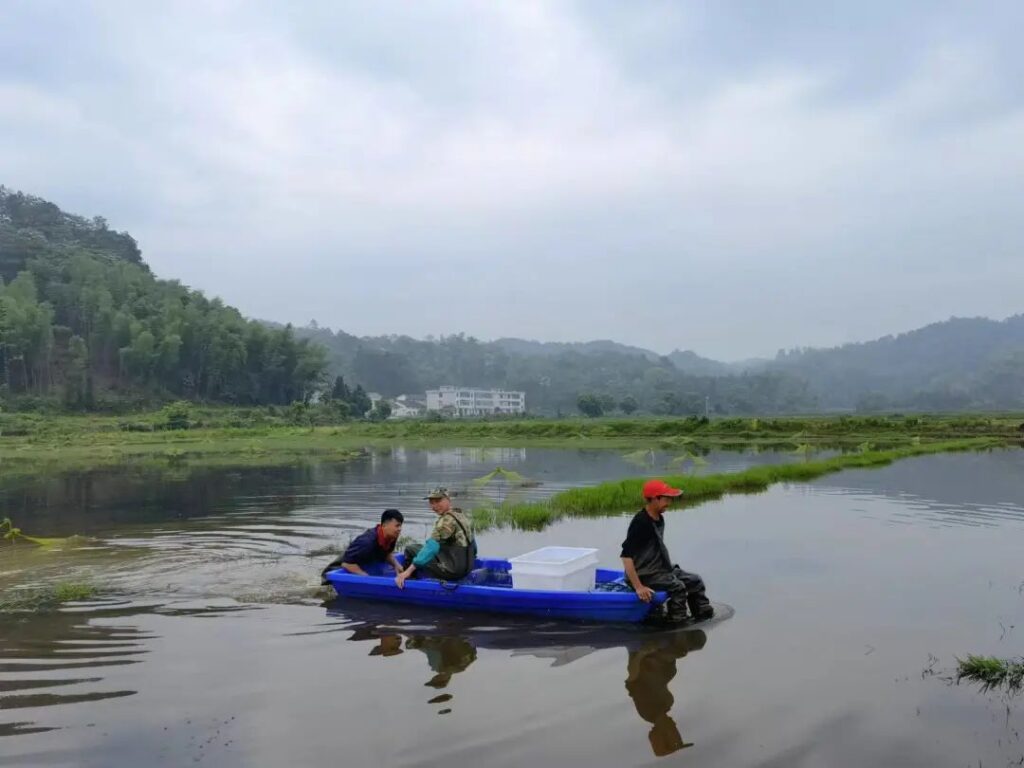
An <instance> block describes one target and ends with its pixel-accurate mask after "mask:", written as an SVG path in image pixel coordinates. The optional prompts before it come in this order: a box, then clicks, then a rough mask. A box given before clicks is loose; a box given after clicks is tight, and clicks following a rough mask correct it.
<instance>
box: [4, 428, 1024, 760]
mask: <svg viewBox="0 0 1024 768" xmlns="http://www.w3.org/2000/svg"><path fill="white" fill-rule="evenodd" d="M800 460H803V457H802V456H800V455H795V454H760V455H752V454H737V453H712V454H709V455H707V456H703V457H701V459H700V460H699V461H694V460H693V459H692V458H689V459H684V460H683V461H679V457H674V456H670V455H667V454H658V453H655V454H647V455H643V452H636V453H633V454H628V455H626V456H623V455H622V454H621V453H616V452H610V451H597V450H595V451H579V450H555V449H532V448H530V449H497V448H496V449H462V450H459V449H449V450H443V451H426V450H411V449H410V450H403V449H393V450H389V451H379V452H376V453H372V454H369V455H367V456H366V457H364V458H361V459H357V460H354V461H351V462H346V463H338V464H329V463H321V464H306V465H302V466H297V467H289V468H276V469H265V468H264V469H239V470H233V471H224V470H220V469H218V470H212V469H211V470H202V469H198V470H194V469H184V468H180V469H177V470H175V469H171V470H165V471H162V472H157V471H154V470H149V471H145V472H143V471H139V472H131V473H125V472H119V471H117V470H104V471H102V472H95V473H80V474H75V475H66V476H53V477H47V478H31V479H19V480H17V481H16V482H8V483H6V484H5V483H4V482H3V481H0V504H2V505H3V506H2V508H0V517H3V516H4V515H9V516H11V517H12V518H13V519H15V520H16V521H17V522H18V523H19V524H20V525H22V527H24V528H25V529H26V531H28V532H30V533H33V534H36V535H40V536H67V535H71V534H83V535H86V536H89V537H92V539H91V540H90V541H89V542H87V544H86V545H85V546H82V547H80V548H78V549H75V550H73V551H71V552H67V553H44V552H37V551H34V550H31V549H20V548H19V549H17V550H11V549H5V550H0V590H5V591H9V590H16V589H18V588H20V587H23V586H25V585H28V584H37V583H41V582H47V581H49V582H56V581H59V580H74V581H82V580H84V581H91V582H93V583H95V584H97V585H98V586H100V587H102V588H103V591H102V592H101V594H100V597H99V598H97V599H95V600H92V601H87V602H84V603H77V604H72V605H70V606H69V607H66V608H64V609H62V610H60V611H55V612H49V613H44V614H37V615H28V614H20V615H19V614H7V615H0V765H12V766H15V765H17V766H23V765H32V766H120V765H125V766H134V765H168V766H171V765H175V766H176V765H192V764H198V765H210V766H254V765H259V766H263V765H266V766H274V765H281V764H291V765H296V766H301V765H319V764H333V765H346V766H347V765H351V766H378V765H379V766H414V765H439V764H443V765H446V766H463V765H465V766H469V765H480V764H486V765H488V766H520V765H559V766H628V765H652V764H658V765H677V764H678V765H682V764H685V765H707V766H712V765H714V766H722V765H729V766H755V765H757V766H821V765H828V766H851V767H852V766H863V765H900V766H936V765H950V766H976V765H979V764H980V765H982V766H991V765H997V766H1003V765H1012V764H1017V761H1020V760H1022V759H1024V741H1022V739H1021V737H1020V730H1021V728H1022V726H1024V716H1022V710H1021V702H1020V701H1019V700H1018V699H1015V698H1013V697H1009V698H1007V697H1005V696H1003V695H1000V694H997V693H987V694H982V693H980V692H979V691H977V689H976V688H975V687H973V686H971V685H969V684H967V683H963V684H961V685H959V686H957V685H954V684H953V683H952V682H951V681H950V680H949V679H948V678H949V677H950V676H951V675H952V674H953V670H954V668H955V663H956V657H957V656H964V655H966V654H968V653H991V654H994V655H997V656H1003V657H1008V656H1016V655H1021V654H1022V653H1024V635H1022V634H1021V633H1022V632H1024V626H1022V625H1024V566H1022V565H1021V562H1024V557H1022V556H1021V553H1022V552H1024V452H1021V451H1019V450H1004V451H994V452H988V453H972V454H955V455H936V456H929V457H922V458H916V459H908V460H905V461H901V462H897V463H896V464H894V465H892V466H889V467H886V468H883V469H878V470H868V471H847V472H843V473H840V474H836V475H830V476H827V477H824V478H822V479H820V480H817V481H814V482H811V483H808V484H794V485H789V486H776V487H774V488H772V489H771V490H769V491H768V492H766V493H763V494H759V495H753V496H728V497H726V498H724V499H722V500H721V501H717V502H714V503H709V504H705V505H701V506H699V507H695V508H692V509H686V508H685V507H684V508H683V509H680V510H675V511H672V512H670V513H669V517H668V522H667V529H666V538H667V543H668V545H669V548H670V550H671V551H672V553H673V555H674V556H675V558H676V559H677V561H678V562H679V563H680V564H681V565H682V566H683V567H684V568H687V569H688V570H693V571H697V572H699V573H700V574H702V575H703V577H704V579H705V581H706V582H707V584H708V590H709V595H710V597H711V598H712V600H714V601H715V602H716V603H720V604H726V605H728V606H730V607H731V610H733V611H735V613H734V614H733V615H731V616H728V617H727V618H725V619H724V620H719V621H716V622H713V623H712V624H711V625H709V626H705V627H701V628H699V629H698V628H693V629H689V630H685V631H677V632H671V633H664V632H662V633H652V632H650V631H642V630H638V629H633V628H628V627H618V628H615V627H596V626H583V625H573V624H566V623H553V622H541V621H528V620H517V621H511V622H510V621H499V620H497V619H495V618H494V617H487V616H479V615H477V616H460V615H456V614H450V613H448V614H442V615H439V614H434V613H430V612H427V611H423V610H409V609H405V608H402V607H394V606H381V605H373V604H367V603H356V602H351V601H350V602H348V603H345V602H343V601H329V602H327V603H324V602H323V601H322V600H321V599H319V598H317V597H316V591H317V585H318V582H319V579H318V572H319V569H320V568H321V567H322V566H323V564H324V563H325V562H326V561H327V560H329V559H330V555H329V554H317V551H318V550H323V549H324V548H328V547H331V546H334V547H340V546H342V545H343V544H344V542H345V541H347V539H348V537H349V536H350V535H352V534H353V533H357V532H359V531H361V530H362V529H363V528H365V527H366V526H368V525H370V524H372V523H373V522H374V520H375V518H376V517H377V516H379V513H380V510H382V509H383V508H385V507H389V506H397V507H399V508H400V509H402V510H403V512H405V513H406V514H407V524H406V530H405V533H406V534H409V535H412V536H415V537H420V536H422V535H424V533H425V532H426V531H427V530H428V526H429V523H430V520H431V513H430V512H429V510H428V509H427V507H426V505H425V502H423V501H421V500H420V497H421V496H422V495H423V491H424V490H425V489H426V488H428V487H430V486H433V485H436V484H447V485H448V486H449V487H451V488H453V489H455V490H457V491H459V492H460V493H461V494H462V497H463V498H464V500H466V501H471V500H472V498H473V495H474V494H485V495H488V496H490V497H491V498H506V497H507V496H508V495H509V494H518V495H521V496H523V497H526V498H536V497H541V496H544V495H548V494H551V493H554V492H556V491H558V490H561V489H563V488H566V487H570V486H576V485H583V484H589V483H596V482H600V481H602V480H607V479H613V478H615V477H627V476H637V475H641V474H657V473H659V472H667V471H678V468H679V466H682V467H683V469H684V470H685V471H687V472H703V471H708V472H725V471H733V470H737V469H742V468H745V467H747V466H751V465H753V464H758V463H766V462H769V461H800ZM670 465H671V466H672V469H671V470H669V469H668V468H669V466H670ZM497 466H501V467H503V468H505V469H509V470H512V471H514V472H516V473H518V475H521V476H522V477H523V478H526V479H527V480H528V481H530V482H528V483H527V484H526V486H525V487H519V486H515V485H512V484H508V483H503V482H501V481H498V482H493V483H490V484H487V485H486V486H483V487H478V484H474V482H473V481H474V479H476V478H480V477H482V476H484V475H486V474H488V473H489V472H491V470H493V469H494V468H495V467H497ZM638 506H639V503H638ZM627 522H628V518H627V517H626V516H623V517H611V518H601V519H587V520H575V521H566V522H561V523H559V524H557V525H555V526H552V527H551V528H549V529H547V530H545V531H543V532H539V533H523V532H514V531H507V530H506V531H488V532H487V533H485V534H483V535H482V536H481V537H480V551H481V554H482V555H485V556H499V557H500V556H508V555H515V554H519V553H522V552H525V551H528V550H530V549H534V548H536V547H538V546H542V545H545V544H566V545H575V546H592V547H598V548H600V552H601V561H602V564H603V565H605V566H617V564H618V546H619V543H620V542H621V540H622V538H623V535H624V532H625V526H626V524H627ZM727 613H728V612H727Z"/></svg>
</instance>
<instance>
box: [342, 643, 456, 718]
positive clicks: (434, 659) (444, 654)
mask: <svg viewBox="0 0 1024 768" xmlns="http://www.w3.org/2000/svg"><path fill="white" fill-rule="evenodd" d="M374 637H375V638H376V639H377V645H375V646H374V647H373V648H371V649H370V655H371V656H397V655H398V654H400V653H404V651H403V649H402V636H401V635H391V634H388V635H379V636H378V635H375V634H374V633H373V631H372V630H363V631H360V630H358V629H357V630H356V631H355V632H353V634H352V636H351V637H350V638H349V639H350V640H368V639H371V638H374ZM413 648H414V649H416V650H418V651H423V653H424V655H426V657H427V664H428V665H429V666H430V668H431V669H432V670H433V671H434V673H435V674H434V676H433V677H432V678H430V679H429V680H428V681H427V682H426V683H424V685H426V686H428V687H430V688H436V689H438V690H441V689H444V688H447V687H448V683H449V682H450V681H451V679H452V675H454V674H456V673H458V672H462V671H463V670H465V669H466V667H468V666H469V665H470V664H472V663H473V662H474V661H475V660H476V648H474V647H473V646H472V645H470V643H469V642H468V641H467V640H466V639H465V638H462V637H455V636H450V637H429V636H423V635H410V636H409V637H408V638H407V639H406V640H405V650H410V649H413ZM451 699H452V695H451V694H450V693H445V694H441V695H438V696H435V697H434V698H432V699H430V700H429V702H428V703H430V704H442V703H445V702H448V701H451ZM449 712H451V709H447V708H446V709H442V710H440V712H439V713H438V714H442V715H445V714H448V713H449Z"/></svg>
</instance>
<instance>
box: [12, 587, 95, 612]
mask: <svg viewBox="0 0 1024 768" xmlns="http://www.w3.org/2000/svg"><path fill="white" fill-rule="evenodd" d="M96 594H97V589H96V587H94V586H93V585H92V584H85V583H82V582H74V581H62V582H58V583H56V584H53V585H50V586H48V587H42V588H37V589H26V590H20V591H13V590H12V591H11V592H9V593H8V594H5V595H3V596H2V597H0V613H12V612H33V613H39V612H42V611H52V610H54V609H55V608H59V607H60V606H61V605H63V604H64V603H73V602H77V601H79V600H88V599H90V598H92V597H95V596H96Z"/></svg>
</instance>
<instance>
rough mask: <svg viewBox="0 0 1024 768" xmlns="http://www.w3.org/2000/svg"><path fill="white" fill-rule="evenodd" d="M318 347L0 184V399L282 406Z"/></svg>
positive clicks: (320, 361)
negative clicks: (161, 274) (249, 316)
mask: <svg viewBox="0 0 1024 768" xmlns="http://www.w3.org/2000/svg"><path fill="white" fill-rule="evenodd" d="M325 369H326V360H325V355H324V350H323V349H322V348H321V347H318V346H317V345H314V344H310V343H309V342H308V341H305V340H299V339H296V337H295V335H294V333H293V331H292V329H291V328H290V327H286V328H281V329H268V328H267V327H265V326H264V325H263V324H261V323H257V322H252V321H248V320H246V319H245V318H243V317H242V315H241V314H240V313H239V312H238V311H237V310H236V309H234V308H232V307H230V306H227V305H225V304H224V303H223V302H222V301H220V300H219V299H207V298H206V297H205V296H203V295H202V294H201V293H199V292H197V291H193V290H190V289H188V288H186V287H184V286H182V285H181V284H179V283H177V282H175V281H172V280H158V279H156V278H155V277H154V276H153V275H152V273H151V272H150V270H149V268H148V267H147V266H146V264H145V263H144V262H143V261H142V255H141V252H140V250H139V248H138V246H137V245H136V243H135V241H134V240H133V239H132V238H131V237H130V236H129V235H127V234H125V233H121V232H114V231H112V230H110V229H109V228H108V226H107V224H106V222H105V221H104V220H103V219H100V218H95V219H84V218H81V217H79V216H73V215H70V214H67V213H64V212H63V211H61V210H60V209H59V208H58V207H57V206H56V205H54V204H52V203H49V202H46V201H45V200H41V199H39V198H37V197H32V196H29V195H24V194H21V193H15V192H11V191H9V190H7V189H4V188H3V187H0V395H3V396H4V397H6V398H8V399H12V400H15V401H17V400H21V401H24V400H25V398H26V397H37V398H49V399H51V400H57V399H59V401H60V402H62V403H63V404H64V405H65V406H67V407H69V408H73V409H89V408H93V407H96V406H97V405H103V404H106V405H113V404H116V403H117V402H118V401H130V400H137V401H145V400H148V399H160V398H167V397H182V398H194V399H206V400H212V401H224V402H234V403H251V404H257V403H290V402H292V401H294V400H301V399H303V398H304V397H305V396H306V395H307V394H308V393H309V392H310V391H311V388H313V387H314V386H316V385H317V384H318V382H320V381H322V379H323V375H324V372H325Z"/></svg>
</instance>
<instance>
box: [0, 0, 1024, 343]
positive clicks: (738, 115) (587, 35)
mask: <svg viewBox="0 0 1024 768" xmlns="http://www.w3.org/2000/svg"><path fill="white" fill-rule="evenodd" d="M19 8H20V9H21V13H20V14H15V19H14V23H13V24H12V25H10V27H8V31H7V32H6V33H3V32H0V43H4V42H7V40H14V39H15V38H18V39H21V38H19V36H21V37H24V36H25V35H27V34H28V33H29V31H31V30H34V29H36V27H37V25H39V24H40V23H42V20H41V17H40V15H39V13H40V12H39V11H38V10H36V9H35V8H34V7H33V6H19ZM75 9H76V10H75V12H74V14H73V15H77V16H80V17H81V23H80V24H79V25H78V26H79V27H81V28H84V29H86V30H87V31H88V35H86V37H87V38H88V39H87V41H86V42H83V40H82V36H81V35H75V34H73V32H74V27H73V26H68V27H66V28H64V29H58V35H57V37H58V39H56V40H54V41H53V42H54V45H58V46H59V45H61V43H62V41H63V38H62V35H64V36H66V37H67V40H68V41H69V48H68V50H69V58H68V60H67V61H65V62H64V64H63V68H62V69H61V68H60V66H59V65H57V64H54V63H53V62H52V61H49V60H48V63H47V64H46V65H45V66H46V67H49V68H50V69H48V70H46V71H41V70H40V67H41V66H42V65H37V60H38V59H41V58H42V57H43V56H44V53H43V52H41V51H34V50H26V49H24V47H22V49H20V52H18V51H16V52H15V54H14V61H7V62H4V63H5V64H7V65H8V66H6V67H5V68H4V70H3V71H4V72H5V74H3V75H0V120H2V124H3V127H2V128H0V167H3V168H4V169H6V170H5V173H6V174H9V176H8V177H7V178H5V179H4V183H6V184H8V185H9V186H14V187H19V188H23V189H26V190H28V191H32V192H35V193H38V194H42V195H44V196H47V197H50V198H52V199H54V200H55V201H57V202H58V203H60V204H62V205H64V206H65V207H68V208H70V209H73V210H78V211H80V212H82V213H84V214H88V215H92V214H102V215H104V216H106V217H107V218H108V219H110V220H111V222H112V223H113V224H115V225H116V226H119V227H124V228H127V229H130V230H131V231H132V232H133V233H134V234H135V235H136V236H137V237H138V238H139V239H140V241H141V244H142V246H143V248H144V251H145V254H146V257H147V259H148V260H149V261H150V262H151V263H152V264H153V266H154V268H155V269H156V271H157V272H158V273H159V274H162V275H166V276H169V277H172V276H173V277H180V278H181V279H183V280H184V281H185V282H187V283H189V284H191V285H194V286H196V287H199V288H203V289H205V290H207V291H208V292H210V293H214V294H219V295H222V296H224V298H225V299H226V300H228V301H229V302H231V303H234V304H237V305H238V306H240V307H241V308H242V309H243V310H244V311H246V312H249V313H251V314H255V315H257V316H262V317H268V318H273V319H280V320H296V321H303V322H304V321H305V320H307V319H309V318H310V317H316V319H317V320H318V321H319V322H320V323H321V324H330V325H332V326H335V327H342V328H345V329H346V330H349V331H351V332H358V333H382V332H404V333H410V334H412V335H417V336H422V335H426V334H428V333H434V334H439V333H451V332H456V331H460V330H465V331H467V332H470V333H474V334H476V335H479V336H483V337H492V336H499V335H528V336H534V337H538V338H545V339H559V340H565V339H584V338H591V337H613V338H618V339H622V340H624V341H629V342H634V343H640V344H645V345H648V346H652V347H654V348H657V349H661V350H663V351H667V350H669V349H671V348H672V347H676V346H679V347H684V348H686V347H690V348H696V349H699V350H701V351H703V352H705V353H706V354H712V355H716V356H720V357H727V358H728V357H739V356H745V355H750V354H764V353H770V352H772V351H774V349H775V348H777V347H780V346H790V345H796V344H800V345H806V344H828V343H837V342H842V341H847V340H851V339H857V338H868V337H871V336H873V335H880V334H884V333H888V332H894V331H899V330H904V329H906V328H909V327H913V326H914V325H919V324H922V323H924V322H929V321H933V320H937V319H942V318H943V317H944V316H946V315H948V314H953V313H956V314H974V313H983V314H992V315H1001V314H1009V313H1011V312H1014V311H1017V310H1018V309H1019V306H1015V305H1014V297H1013V296H1012V295H1011V294H1010V292H1009V291H1006V290H1002V289H1001V287H1002V286H1003V285H1009V284H1011V281H1012V279H1013V278H1015V277H1020V271H1021V268H1020V267H1018V266H1017V264H1018V262H1019V258H1016V256H1017V254H1018V252H1019V249H1020V244H1021V235H1022V234H1024V233H1022V232H1021V225H1020V224H1018V223H1017V222H1018V220H1019V215H1018V212H1017V211H1016V210H1015V209H1016V204H1015V203H1014V201H1015V200H1017V199H1020V197H1021V195H1020V193H1021V191H1022V190H1021V189H1020V187H1021V185H1022V182H1021V179H1022V178H1024V176H1022V173H1021V172H1022V171H1024V150H1022V149H1021V148H1020V142H1019V140H1018V138H1017V137H1019V135H1020V131H1021V129H1022V128H1024V106H1022V101H1021V94H1020V93H1019V92H1018V91H1019V88H1018V86H1017V84H1016V83H1017V81H1016V79H1015V77H1014V73H1015V72H1017V70H1019V68H1020V56H1019V54H1017V53H1016V52H1015V50H1011V49H1009V48H1008V45H1009V43H1007V42H1006V41H1005V40H1004V37H1003V35H1002V33H1001V32H1000V31H999V29H998V27H1000V26H1001V24H1000V19H999V18H998V15H997V14H995V13H993V14H992V16H991V17H990V18H989V21H990V24H989V25H987V26H986V25H984V24H981V23H980V22H979V21H978V18H977V17H976V15H972V18H971V21H970V23H966V22H965V23H964V24H963V25H960V26H958V25H957V24H956V23H955V22H956V21H957V17H956V14H955V12H954V11H951V10H947V9H943V10H942V12H941V13H933V14H931V15H930V16H929V19H930V21H929V23H928V24H927V25H925V24H918V23H917V22H918V21H919V19H920V18H921V15H920V14H919V13H918V14H916V13H915V12H914V11H913V10H911V11H904V12H902V13H900V14H896V18H895V19H893V20H892V25H893V26H894V27H895V28H898V30H899V32H900V34H903V35H905V38H904V39H892V37H891V35H892V34H893V33H892V29H891V28H890V27H886V28H885V29H882V30H881V31H879V32H877V33H875V32H874V31H873V30H875V28H876V26H877V25H875V24H874V23H873V22H877V21H878V19H879V14H881V13H883V9H875V11H874V15H872V14H871V13H868V14H867V16H868V18H866V19H864V18H858V19H851V20H847V21H849V22H850V29H852V30H853V31H852V32H850V33H845V34H844V31H843V29H842V24H839V23H837V22H835V20H833V19H826V18H824V17H822V16H819V15H817V14H816V13H814V12H810V13H809V14H808V15H807V17H806V20H805V23H806V24H807V27H808V28H807V29H806V30H805V31H804V32H803V34H802V33H801V28H800V25H799V24H798V23H797V22H796V21H794V20H792V19H789V20H787V19H785V18H783V19H781V20H780V19H776V18H773V19H766V20H763V22H761V21H759V23H758V24H753V23H752V20H751V19H750V18H744V17H743V16H741V15H739V14H738V12H736V11H735V10H733V11H731V12H729V13H725V12H722V11H707V10H704V11H700V12H697V11H695V10H694V9H693V8H691V7H682V9H681V8H680V7H679V6H678V5H676V4H659V3H651V4H643V5H637V6H633V7H632V8H631V10H630V13H628V14H623V13H622V12H621V11H620V10H618V9H616V7H615V6H614V5H605V4H590V3H587V4H577V5H570V4H543V3H530V2H522V3H515V4H490V3H464V4H451V3H444V4H434V3H424V4H417V5H416V6H415V7H409V6H401V7H399V6H390V5H387V4H377V5H374V6H372V7H369V8H368V7H367V6H365V5H359V6H355V5H346V4H341V5H338V4H311V5H309V6H304V7H302V8H299V9H292V10H286V9H283V8H281V7H277V6H273V5H267V4H256V3H234V2H225V3H218V4H213V5H212V6H209V7H204V8H202V9H200V8H199V7H197V6H194V5H190V4H170V5H168V6H166V7H163V8H162V9H160V10H155V9H153V8H149V7H146V6H140V5H137V4H122V5H110V4H101V5H98V6H86V5H82V6H75ZM884 13H886V14H888V13H889V11H884ZM783 16H785V14H783ZM869 22H871V23H869ZM754 27H756V28H757V29H760V30H762V33H763V34H762V35H761V37H758V36H757V35H755V34H753V32H752V31H751V30H752V29H753V28H754ZM958 30H959V31H958ZM5 35H6V38H5V37H4V36H5ZM872 35H874V36H872ZM852 37H856V39H851V38H852ZM823 39H825V40H826V41H827V42H828V43H829V45H824V44H822V40H823ZM775 43H785V45H784V46H783V47H782V48H776V47H775V45H774V44H775ZM854 54H856V55H854ZM882 72H884V73H885V74H886V75H887V77H882V76H881V73H882ZM858 75H860V80H858ZM979 264H984V269H978V268H977V266H978V265H979ZM951 287H955V289H954V290H949V289H950V288H951ZM652 288H660V289H662V290H663V291H664V294H665V295H664V296H659V295H654V296H652V295H651V289H652ZM938 289H941V295H940V296H936V295H935V294H936V291H937V290H938ZM879 299H883V300H885V301H889V302H895V303H897V304H898V306H886V307H884V308H879V309H878V311H873V312H867V311H864V310H863V308H864V307H865V306H873V305H875V304H877V303H878V300H879ZM808 318H814V320H813V321H809V319H808Z"/></svg>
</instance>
